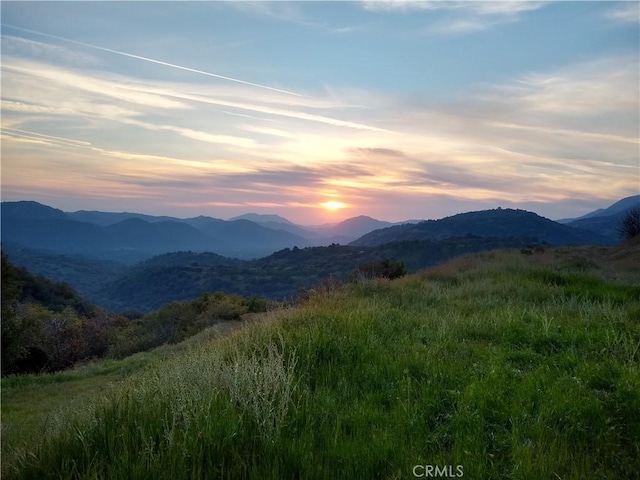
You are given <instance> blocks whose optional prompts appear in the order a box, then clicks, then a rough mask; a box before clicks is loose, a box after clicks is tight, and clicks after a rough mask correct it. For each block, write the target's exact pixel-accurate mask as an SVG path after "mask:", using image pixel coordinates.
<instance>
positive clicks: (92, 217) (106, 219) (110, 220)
mask: <svg viewBox="0 0 640 480" xmlns="http://www.w3.org/2000/svg"><path fill="white" fill-rule="evenodd" d="M66 216H67V218H68V219H70V220H76V221H78V222H87V223H95V224H96V225H101V226H103V227H106V226H109V225H113V224H115V223H120V222H122V221H123V220H129V219H131V218H137V219H140V220H144V221H146V222H149V223H153V222H162V221H182V220H180V219H178V218H174V217H156V216H153V215H145V214H143V213H130V212H119V213H114V212H98V211H88V210H78V211H77V212H67V213H66Z"/></svg>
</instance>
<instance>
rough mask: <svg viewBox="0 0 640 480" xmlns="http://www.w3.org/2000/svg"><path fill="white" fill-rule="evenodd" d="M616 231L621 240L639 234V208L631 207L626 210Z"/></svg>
mask: <svg viewBox="0 0 640 480" xmlns="http://www.w3.org/2000/svg"><path fill="white" fill-rule="evenodd" d="M618 233H620V236H621V237H622V239H623V240H629V239H631V238H634V237H637V236H638V235H640V208H639V207H636V208H632V209H631V210H629V211H628V212H627V214H626V215H625V217H624V218H623V219H622V222H621V223H620V226H619V227H618Z"/></svg>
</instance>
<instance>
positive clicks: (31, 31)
mask: <svg viewBox="0 0 640 480" xmlns="http://www.w3.org/2000/svg"><path fill="white" fill-rule="evenodd" d="M0 25H2V26H3V27H9V28H13V29H14V30H19V31H21V32H27V33H33V34H35V35H41V36H43V37H48V38H54V39H56V40H62V41H63V42H69V43H74V44H76V45H81V46H83V47H89V48H94V49H96V50H102V51H103V52H109V53H114V54H116V55H122V56H123V57H129V58H135V59H138V60H143V61H145V62H151V63H156V64H158V65H164V66H165V67H171V68H177V69H178V70H184V71H186V72H191V73H199V74H200V75H206V76H208V77H215V78H221V79H223V80H229V81H230V82H236V83H242V84H244V85H251V86H252V87H258V88H265V89H267V90H272V91H274V92H280V93H286V94H287V95H295V96H296V97H301V96H302V95H300V94H299V93H295V92H289V91H287V90H281V89H279V88H274V87H269V86H267V85H260V84H259V83H251V82H247V81H245V80H240V79H238V78H232V77H225V76H224V75H218V74H217V73H211V72H205V71H202V70H197V69H195V68H189V67H183V66H181V65H176V64H174V63H168V62H163V61H161V60H154V59H153V58H148V57H142V56H140V55H134V54H133V53H127V52H121V51H119V50H113V49H111V48H106V47H100V46H98V45H92V44H90V43H85V42H79V41H77V40H71V39H69V38H64V37H59V36H57V35H51V34H50V33H43V32H37V31H35V30H29V29H28V28H22V27H16V26H15V25H10V24H8V23H2V24H0Z"/></svg>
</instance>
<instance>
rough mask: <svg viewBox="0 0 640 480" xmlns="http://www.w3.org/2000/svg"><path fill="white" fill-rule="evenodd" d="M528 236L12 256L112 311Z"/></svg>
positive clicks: (281, 295) (260, 288)
mask: <svg viewBox="0 0 640 480" xmlns="http://www.w3.org/2000/svg"><path fill="white" fill-rule="evenodd" d="M526 245H527V239H518V238H505V239H496V238H481V237H473V236H467V237H463V238H451V239H447V240H440V241H430V240H424V241H411V242H394V243H389V244H385V245H381V246H378V247H354V246H345V245H332V246H328V247H310V248H293V249H283V250H280V251H278V252H276V253H274V254H272V255H270V256H267V257H264V258H260V259H256V260H251V261H247V260H238V259H231V258H227V257H222V256H220V255H217V254H214V253H203V252H177V253H169V254H163V255H159V256H156V257H153V258H151V259H149V260H146V261H144V262H140V263H138V264H136V265H133V266H125V265H123V264H119V263H114V262H111V263H109V262H105V261H96V260H92V259H88V258H82V257H78V256H70V255H51V254H47V253H46V252H42V251H33V250H29V249H24V248H22V249H20V248H17V249H14V248H9V249H8V254H9V258H10V259H11V260H12V261H13V262H15V263H16V264H18V265H22V266H26V267H27V268H29V269H30V270H32V271H33V272H35V273H39V274H42V275H45V276H47V277H49V278H52V279H55V280H61V281H65V282H67V283H69V284H70V285H72V286H73V287H74V288H75V289H76V290H78V292H80V293H81V294H82V295H83V296H85V297H86V298H87V299H89V300H91V301H92V302H94V303H96V304H98V305H100V306H101V307H103V308H106V309H109V310H112V311H126V310H138V311H142V312H148V311H150V310H153V309H156V308H159V307H160V306H162V305H164V304H166V303H169V302H172V301H182V300H189V299H193V298H196V297H198V296H200V295H202V294H203V293H206V292H211V291H224V292H227V293H233V294H238V295H242V296H245V297H250V296H252V295H258V296H260V297H266V298H269V299H272V300H276V301H283V300H284V301H290V300H292V299H294V298H296V297H297V295H298V294H299V293H300V291H301V290H304V289H308V288H310V287H311V286H313V285H315V284H317V283H319V282H321V281H322V280H323V279H327V278H332V279H334V280H345V279H348V278H349V276H350V275H352V274H353V273H354V272H355V270H357V269H358V268H359V267H360V266H362V265H365V264H370V263H372V262H376V261H381V260H384V259H392V260H395V261H398V262H402V263H403V264H404V265H405V266H406V268H407V270H408V271H409V272H415V271H417V270H419V269H422V268H425V267H428V266H431V265H435V264H437V263H441V262H443V261H445V260H447V259H449V258H452V257H455V256H457V255H462V254H465V253H473V252H480V251H484V250H491V249H494V248H505V247H518V248H520V247H524V246H526Z"/></svg>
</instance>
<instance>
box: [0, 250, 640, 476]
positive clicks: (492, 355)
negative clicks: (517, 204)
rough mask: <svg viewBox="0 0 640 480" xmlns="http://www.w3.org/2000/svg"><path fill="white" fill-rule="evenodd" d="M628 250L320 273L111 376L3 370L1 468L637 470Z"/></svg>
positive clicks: (634, 308) (82, 472) (633, 271)
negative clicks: (386, 272) (305, 293)
mask: <svg viewBox="0 0 640 480" xmlns="http://www.w3.org/2000/svg"><path fill="white" fill-rule="evenodd" d="M638 247H639V245H638V242H636V243H635V244H630V245H626V246H624V247H617V248H611V249H607V248H596V247H581V248H575V247H574V248H558V249H549V250H547V251H545V252H533V253H531V254H529V253H522V252H520V251H513V250H510V251H494V252H489V253H484V254H478V255H473V256H469V257H463V258H459V259H456V260H453V261H451V262H449V263H447V264H445V265H442V266H440V267H436V268H433V269H431V270H428V271H425V272H423V273H420V274H417V275H411V276H406V277H404V278H402V279H398V280H394V281H387V280H367V279H361V280H360V281H358V282H354V283H350V284H332V283H330V282H327V283H325V284H323V285H322V286H321V287H318V288H316V289H315V290H314V291H312V292H311V294H310V296H309V299H308V300H306V301H305V302H304V303H303V304H300V305H298V306H296V307H293V308H289V309H283V310H278V311H273V312H269V313H266V314H260V315H259V317H258V318H255V317H254V320H252V321H247V322H246V326H245V327H243V328H241V329H238V330H236V331H234V332H233V333H230V334H228V335H224V336H219V335H215V334H212V333H211V332H204V333H203V334H200V335H199V336H197V337H195V338H193V339H191V340H190V341H187V342H186V343H184V344H181V345H179V346H177V348H175V350H170V351H165V354H155V355H154V354H147V355H148V356H147V357H144V358H145V360H144V361H138V362H137V363H136V360H135V358H132V359H125V360H123V361H122V362H123V363H122V364H121V365H122V366H123V368H124V366H126V365H129V367H130V368H129V370H126V371H123V372H120V373H119V374H118V376H114V375H115V373H114V372H115V371H116V370H109V369H107V367H106V366H94V367H93V369H94V370H85V371H84V373H83V374H79V373H76V372H73V371H71V372H63V373H58V374H54V375H48V376H47V375H45V376H41V377H35V376H24V377H7V378H4V379H3V380H2V395H3V398H2V414H3V418H2V426H3V430H2V434H3V438H2V443H3V446H2V448H3V478H21V479H47V478H56V479H58V478H65V479H75V478H77V479H123V480H124V479H143V478H144V479H146V478H152V479H154V480H160V479H198V478H201V479H218V478H219V479H240V478H251V479H286V478H291V479H296V478H297V479H371V478H379V479H410V478H416V476H417V477H421V478H424V477H427V476H428V473H429V472H434V473H438V474H439V475H440V478H446V477H447V476H449V477H456V476H457V477H462V476H463V478H471V479H502V478H508V479H565V480H566V479H576V480H577V479H633V478H640V369H639V361H640V270H639V268H640V267H638V265H640V249H639V248H638ZM137 358H140V357H137ZM111 365H112V366H113V364H111ZM85 368H87V367H85ZM103 369H107V371H109V372H111V374H105V375H103V374H101V371H103ZM73 375H78V376H79V378H77V379H76V380H75V382H71V381H60V382H57V381H56V378H64V376H73ZM57 376H58V377H57ZM51 385H55V386H56V389H57V390H56V391H57V392H58V394H59V395H58V396H57V397H55V398H52V399H50V401H48V402H47V401H45V400H43V399H42V395H41V394H43V393H44V392H45V389H47V388H50V387H51ZM73 385H76V388H79V389H80V390H81V391H82V392H83V393H82V394H81V396H80V397H78V398H76V400H75V401H73V400H74V398H73V397H74V396H75V390H74V388H73V387H72V386H73ZM83 386H84V387H86V388H84V389H83ZM39 392H40V393H39ZM65 392H66V394H65ZM34 416H35V417H34ZM30 418H32V419H33V418H35V419H36V420H35V421H32V423H31V424H29V421H30V420H29V419H30ZM21 425H26V426H25V427H24V428H23V429H21ZM436 467H437V469H435V468H436ZM430 468H431V470H430ZM431 476H433V475H431Z"/></svg>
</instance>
